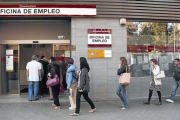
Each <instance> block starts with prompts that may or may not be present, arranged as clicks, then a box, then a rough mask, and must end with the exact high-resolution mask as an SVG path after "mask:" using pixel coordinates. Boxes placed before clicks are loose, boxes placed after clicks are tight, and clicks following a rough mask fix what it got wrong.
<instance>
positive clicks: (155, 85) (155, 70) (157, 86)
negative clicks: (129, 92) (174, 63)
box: [144, 59, 162, 106]
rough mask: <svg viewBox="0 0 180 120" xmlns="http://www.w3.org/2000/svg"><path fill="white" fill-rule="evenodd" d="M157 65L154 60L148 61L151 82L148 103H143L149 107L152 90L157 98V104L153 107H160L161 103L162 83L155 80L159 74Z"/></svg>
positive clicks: (159, 80)
mask: <svg viewBox="0 0 180 120" xmlns="http://www.w3.org/2000/svg"><path fill="white" fill-rule="evenodd" d="M157 63H158V62H157V60H156V59H151V60H150V64H151V75H152V81H151V83H150V88H149V97H148V101H145V102H144V104H146V105H150V100H151V97H152V94H153V90H155V91H156V92H157V94H158V97H159V102H158V103H156V104H155V105H157V106H159V105H162V102H161V90H162V83H161V79H157V78H156V76H157V75H158V74H159V73H160V68H159V66H158V65H157Z"/></svg>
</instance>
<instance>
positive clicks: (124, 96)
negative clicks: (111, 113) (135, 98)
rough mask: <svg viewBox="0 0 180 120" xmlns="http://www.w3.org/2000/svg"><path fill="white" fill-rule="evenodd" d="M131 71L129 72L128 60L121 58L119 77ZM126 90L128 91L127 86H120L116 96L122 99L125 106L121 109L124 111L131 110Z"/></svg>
mask: <svg viewBox="0 0 180 120" xmlns="http://www.w3.org/2000/svg"><path fill="white" fill-rule="evenodd" d="M129 71H130V70H129V66H128V63H127V60H126V58H125V57H121V58H120V64H119V69H118V70H117V75H119V76H120V75H121V74H123V73H126V72H127V73H129ZM126 90H127V85H121V84H118V87H117V90H116V94H117V95H118V96H119V97H120V99H121V100H122V102H123V103H124V105H122V108H121V109H122V110H126V109H127V108H129V101H128V98H127V94H126Z"/></svg>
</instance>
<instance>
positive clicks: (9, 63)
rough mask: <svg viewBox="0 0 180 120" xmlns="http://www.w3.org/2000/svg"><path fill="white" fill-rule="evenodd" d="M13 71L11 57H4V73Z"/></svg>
mask: <svg viewBox="0 0 180 120" xmlns="http://www.w3.org/2000/svg"><path fill="white" fill-rule="evenodd" d="M13 70H14V65H13V56H6V71H7V72H12V71H13Z"/></svg>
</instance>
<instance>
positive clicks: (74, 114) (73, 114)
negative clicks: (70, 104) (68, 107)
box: [70, 113, 79, 116]
mask: <svg viewBox="0 0 180 120" xmlns="http://www.w3.org/2000/svg"><path fill="white" fill-rule="evenodd" d="M70 116H79V114H78V113H72V114H70Z"/></svg>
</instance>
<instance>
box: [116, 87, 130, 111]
mask: <svg viewBox="0 0 180 120" xmlns="http://www.w3.org/2000/svg"><path fill="white" fill-rule="evenodd" d="M126 87H127V85H120V84H119V85H118V87H117V90H116V94H117V95H118V96H119V97H120V99H121V100H122V102H123V103H124V107H125V108H128V107H129V105H128V104H129V101H128V98H127V94H126Z"/></svg>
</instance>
